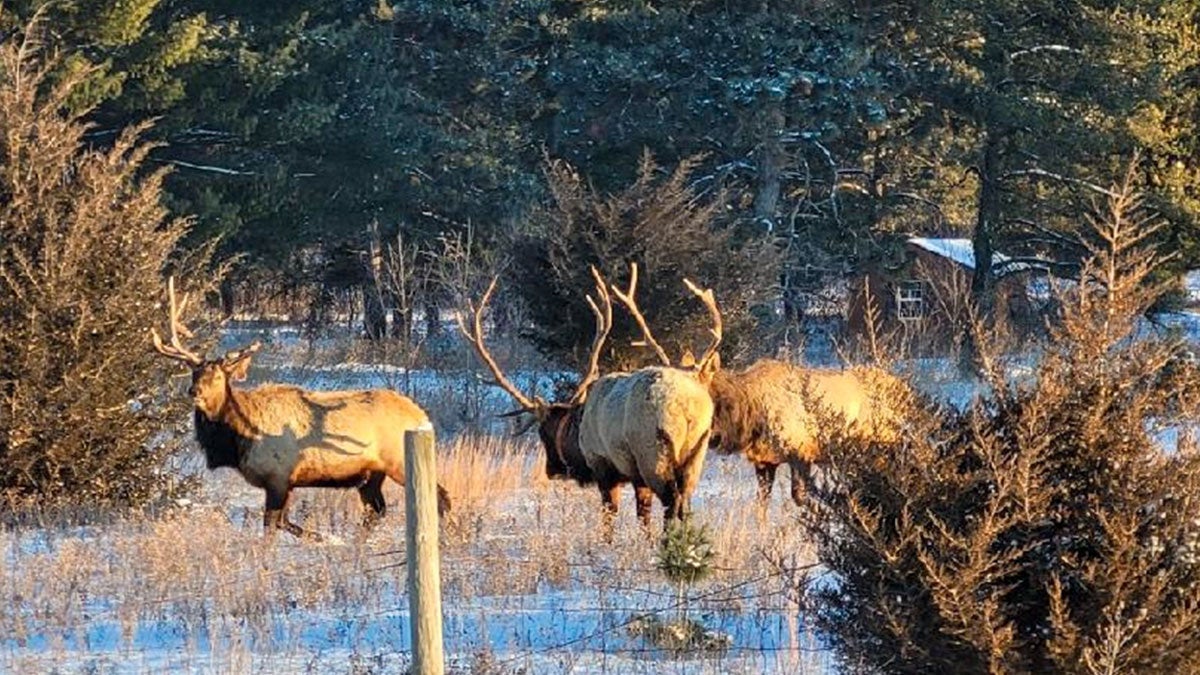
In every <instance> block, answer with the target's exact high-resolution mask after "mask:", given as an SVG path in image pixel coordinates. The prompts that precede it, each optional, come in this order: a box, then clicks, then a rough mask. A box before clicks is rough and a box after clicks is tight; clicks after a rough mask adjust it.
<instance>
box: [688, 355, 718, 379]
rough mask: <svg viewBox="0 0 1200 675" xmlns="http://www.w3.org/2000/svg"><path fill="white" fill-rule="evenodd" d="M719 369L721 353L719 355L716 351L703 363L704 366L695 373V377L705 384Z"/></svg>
mask: <svg viewBox="0 0 1200 675" xmlns="http://www.w3.org/2000/svg"><path fill="white" fill-rule="evenodd" d="M693 360H694V359H693ZM720 369H721V355H720V353H716V354H713V355H712V357H711V358H710V359H709V360H708V361H706V362H705V363H704V367H703V368H701V369H700V372H699V374H698V375H697V377H699V379H700V381H701V382H704V383H706V384H707V383H709V382H712V381H713V378H714V377H716V375H717V371H718V370H720Z"/></svg>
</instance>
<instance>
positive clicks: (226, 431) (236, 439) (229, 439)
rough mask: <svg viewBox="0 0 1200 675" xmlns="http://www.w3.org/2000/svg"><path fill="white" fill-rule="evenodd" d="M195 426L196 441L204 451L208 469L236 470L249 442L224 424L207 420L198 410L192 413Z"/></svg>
mask: <svg viewBox="0 0 1200 675" xmlns="http://www.w3.org/2000/svg"><path fill="white" fill-rule="evenodd" d="M193 414H194V416H195V426H196V441H197V442H199V443H200V447H201V448H203V449H204V459H205V461H206V462H207V463H208V468H209V469H217V468H220V467H222V466H228V467H233V468H235V469H236V468H237V466H238V464H239V463H240V461H241V457H242V454H244V453H245V452H246V450H247V449H249V447H250V443H251V440H250V439H249V438H247V437H246V436H243V435H241V434H239V433H237V432H236V431H234V429H233V427H232V426H230V425H229V424H227V423H225V422H220V421H214V420H210V419H208V416H207V415H205V414H204V413H203V412H200V411H199V410H195V411H193Z"/></svg>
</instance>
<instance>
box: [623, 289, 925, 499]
mask: <svg viewBox="0 0 1200 675" xmlns="http://www.w3.org/2000/svg"><path fill="white" fill-rule="evenodd" d="M685 283H688V286H689V288H691V289H692V291H693V292H695V293H698V292H699V291H698V290H697V289H695V288H694V287H693V286H692V285H691V283H690V282H685ZM613 290H614V294H615V295H616V296H617V299H618V300H620V301H621V302H622V304H624V305H625V306H626V308H627V309H628V310H629V312H630V314H631V315H632V316H633V318H634V320H635V321H636V323H637V324H638V326H639V327H640V328H641V330H642V336H643V339H642V341H641V343H640V344H642V345H644V346H648V347H650V348H651V349H652V350H653V351H654V352H655V354H656V355H657V357H658V360H659V361H660V362H661V363H662V364H663V365H664V366H667V367H669V366H670V365H671V359H670V357H669V356H668V355H667V352H666V350H665V349H663V348H662V346H661V345H659V343H658V342H657V341H656V340H655V339H654V335H653V333H652V332H651V330H650V326H649V324H648V323H647V321H646V319H645V317H644V316H643V315H642V313H641V311H639V310H638V307H637V303H636V301H635V300H634V298H633V297H632V294H631V293H629V294H624V293H621V292H620V291H618V290H616V289H613ZM708 358H712V359H713V361H712V362H711V363H710V364H709V365H708V366H706V367H705V370H707V371H708V374H707V377H704V378H702V380H703V381H704V382H705V383H706V384H707V385H708V389H709V394H710V395H711V396H712V399H713V405H714V411H713V426H712V435H711V445H712V448H713V449H714V450H715V451H717V452H718V453H720V454H723V455H734V454H742V455H743V456H745V457H746V459H747V460H749V461H750V463H751V464H752V465H753V466H754V470H755V473H756V474H757V477H758V494H759V498H760V500H761V501H762V502H764V503H765V502H766V500H767V499H769V498H770V496H771V489H772V487H773V486H774V483H775V473H776V470H777V469H778V468H779V465H780V464H783V463H787V464H788V467H789V468H790V469H791V474H792V500H793V501H794V502H796V504H797V505H801V504H803V502H804V494H805V492H806V485H807V481H808V480H809V475H810V473H811V472H810V468H811V466H812V465H813V464H816V463H818V462H820V461H821V460H822V459H823V457H822V454H821V448H820V439H821V437H822V434H821V429H820V427H819V425H820V424H822V423H830V422H832V423H838V424H845V425H846V426H845V428H844V431H845V432H847V433H853V434H858V435H860V436H861V435H865V436H866V437H868V438H870V439H872V440H876V441H881V442H890V441H892V440H894V439H895V438H896V436H897V433H898V426H899V417H898V415H897V410H898V409H899V408H900V406H902V405H904V403H903V402H904V401H905V400H907V399H906V397H907V396H908V395H909V394H910V393H911V391H910V390H909V388H908V387H907V385H905V384H904V383H903V382H901V381H900V380H899V379H898V378H896V377H895V376H893V375H891V374H889V373H887V372H885V371H883V370H881V369H879V368H868V367H857V368H852V369H849V370H831V369H813V368H801V367H798V366H793V365H791V364H788V363H784V362H782V361H775V360H772V359H763V360H761V361H758V362H756V363H755V364H754V365H752V366H750V367H749V368H747V369H746V370H743V371H741V372H729V371H726V370H722V369H721V368H720V359H719V357H715V355H713V356H711V357H710V356H709V355H708V354H706V355H705V357H704V359H708ZM704 359H702V362H703V360H704ZM692 363H693V359H692V357H691V355H690V353H685V354H684V356H683V358H682V359H681V361H680V364H681V365H682V366H684V367H689V366H692ZM692 367H694V366H692Z"/></svg>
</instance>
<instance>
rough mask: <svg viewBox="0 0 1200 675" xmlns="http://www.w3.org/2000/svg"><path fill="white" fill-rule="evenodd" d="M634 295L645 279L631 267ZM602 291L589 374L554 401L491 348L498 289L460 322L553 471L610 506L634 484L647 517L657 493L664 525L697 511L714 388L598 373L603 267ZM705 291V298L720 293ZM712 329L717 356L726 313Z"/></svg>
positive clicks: (595, 303)
mask: <svg viewBox="0 0 1200 675" xmlns="http://www.w3.org/2000/svg"><path fill="white" fill-rule="evenodd" d="M633 270H634V271H633V273H632V277H631V282H630V291H629V292H630V293H632V292H633V291H634V289H635V287H636V284H637V273H636V267H634V268H633ZM592 276H593V278H594V279H595V283H596V298H595V299H593V298H592V297H591V296H590V295H589V296H587V301H588V305H589V307H590V308H591V309H592V313H593V315H594V316H595V320H596V331H595V335H594V337H593V340H592V345H591V351H590V354H589V357H588V361H587V363H588V367H587V370H586V371H584V373H583V376H582V379H581V380H580V382H579V385H578V386H577V387H576V388H575V391H574V393H572V395H571V396H570V397H569V398H568V399H567V400H566V401H565V402H557V403H548V402H546V401H545V400H543V399H541V398H540V397H536V396H534V397H532V398H530V397H528V396H526V395H525V394H524V393H522V392H521V390H520V389H518V388H517V387H516V386H514V385H513V384H512V382H511V381H509V379H508V378H507V377H505V375H504V373H503V371H501V369H500V367H499V366H498V365H497V363H496V360H495V359H494V358H492V356H491V354H490V353H489V352H488V350H487V348H486V346H485V345H484V340H483V318H482V317H483V311H484V309H485V307H486V306H487V303H488V301H489V300H490V298H491V296H492V293H493V292H494V291H495V288H496V279H493V280H492V283H491V284H490V285H489V286H488V289H487V291H486V292H485V293H484V295H483V297H482V299H481V300H480V301H479V304H478V305H477V306H476V305H474V304H473V303H472V305H471V306H470V307H469V309H470V313H471V315H472V323H471V326H470V327H469V328H468V326H467V325H466V323H465V321H464V320H463V319H462V317H460V323H459V327H460V329H461V330H462V333H463V335H464V336H465V337H466V339H467V340H468V341H469V342H470V343H471V344H472V346H473V347H474V348H475V352H476V354H477V355H478V356H479V358H480V360H481V361H482V362H483V364H484V365H485V366H486V367H487V368H488V370H490V371H491V373H492V376H493V377H494V378H495V382H494V383H495V384H496V385H497V386H499V387H500V388H502V389H503V390H504V391H506V392H508V394H509V395H510V396H511V397H512V398H513V400H514V401H516V402H517V405H518V406H519V408H518V409H517V410H515V411H513V412H512V413H509V414H510V415H515V414H523V413H527V414H529V415H531V416H532V417H533V421H534V423H536V424H537V427H538V436H539V438H540V440H541V442H542V446H543V448H544V450H545V452H546V474H547V475H548V476H550V477H551V478H556V479H568V480H574V481H575V482H576V483H578V484H579V485H581V486H586V485H593V484H594V485H596V486H597V487H598V488H599V490H600V498H601V502H602V504H603V508H604V511H605V513H606V514H607V515H608V516H609V517H610V521H609V522H611V517H613V516H615V515H616V513H617V501H618V497H619V495H620V488H621V486H622V485H624V484H625V483H632V484H633V486H634V494H635V503H636V509H637V515H638V518H639V520H641V522H642V524H643V525H645V526H647V527H648V526H649V522H650V503H651V495H655V496H657V497H658V499H659V501H660V502H661V503H662V506H663V519H664V522H666V523H669V522H670V521H671V520H672V519H675V518H681V517H683V516H685V515H686V514H687V513H688V511H689V510H690V498H691V494H692V492H693V491H694V489H695V487H696V483H697V481H698V479H699V476H700V473H701V471H702V469H703V465H704V456H705V453H706V452H707V450H708V435H709V431H710V428H711V425H712V414H713V404H712V399H711V397H710V396H709V395H708V391H707V388H706V387H705V385H704V384H701V382H700V381H699V380H698V379H697V377H696V376H695V374H693V373H689V372H686V371H683V370H680V369H674V368H658V367H652V368H643V369H640V370H636V371H633V372H628V373H610V374H608V375H605V376H603V377H601V376H599V366H598V364H599V359H600V354H601V350H602V348H603V346H604V342H605V340H606V339H607V337H608V333H609V331H610V329H611V328H612V301H611V299H610V295H609V293H608V288H607V285H606V283H605V282H604V279H603V278H602V277H601V276H600V274H599V272H597V271H596V269H595V268H592ZM707 293H708V294H707V296H705V295H701V299H702V300H704V301H705V302H706V303H710V302H711V300H712V292H711V291H708V292H707ZM711 310H712V311H713V312H714V313H715V316H717V324H716V325H717V327H716V329H714V335H715V340H714V344H713V347H712V350H713V352H714V353H715V349H716V345H717V344H719V342H720V320H719V316H720V315H719V313H716V305H715V303H714V304H712V305H711Z"/></svg>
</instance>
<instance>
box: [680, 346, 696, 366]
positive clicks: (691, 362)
mask: <svg viewBox="0 0 1200 675" xmlns="http://www.w3.org/2000/svg"><path fill="white" fill-rule="evenodd" d="M679 367H680V368H695V367H696V355H695V354H693V353H692V348H691V347H684V348H683V355H682V356H680V357H679Z"/></svg>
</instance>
